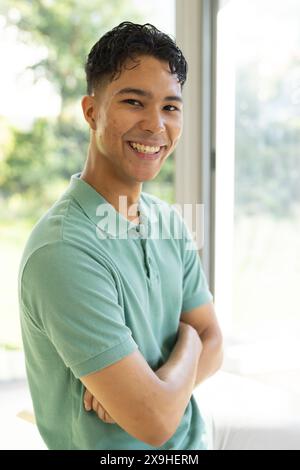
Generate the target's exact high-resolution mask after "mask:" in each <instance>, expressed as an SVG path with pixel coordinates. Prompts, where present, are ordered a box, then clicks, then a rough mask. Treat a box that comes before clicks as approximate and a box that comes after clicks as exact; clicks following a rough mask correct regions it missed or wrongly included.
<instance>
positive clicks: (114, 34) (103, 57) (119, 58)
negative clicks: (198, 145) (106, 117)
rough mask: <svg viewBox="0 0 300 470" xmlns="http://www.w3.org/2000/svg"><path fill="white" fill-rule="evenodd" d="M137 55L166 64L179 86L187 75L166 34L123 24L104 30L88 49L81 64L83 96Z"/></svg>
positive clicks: (176, 51)
mask: <svg viewBox="0 0 300 470" xmlns="http://www.w3.org/2000/svg"><path fill="white" fill-rule="evenodd" d="M139 55H150V56H153V57H155V58H157V59H159V60H164V61H166V62H168V63H169V67H170V71H171V73H172V74H176V75H177V79H178V81H179V83H180V84H181V87H183V85H184V83H185V81H186V75H187V62H186V60H185V58H184V56H183V54H182V52H181V50H180V49H179V48H178V46H177V45H176V43H175V41H174V40H173V39H172V38H171V37H170V36H168V35H167V34H165V33H163V32H161V31H159V30H158V29H157V28H156V27H155V26H153V25H152V24H150V23H145V24H143V25H141V24H136V23H132V22H130V21H123V22H122V23H120V24H119V25H118V26H116V27H115V28H113V29H112V30H110V31H108V32H107V33H105V34H104V36H102V37H101V38H100V39H99V41H97V42H96V44H94V46H93V47H92V49H91V51H90V53H89V55H88V57H87V61H86V64H85V73H86V81H87V93H88V94H89V95H91V94H92V93H93V92H94V91H95V89H96V88H97V86H98V85H100V84H101V83H102V82H104V81H106V80H107V79H108V80H109V81H112V80H113V79H114V78H115V76H116V75H117V74H118V73H121V68H122V65H123V64H124V62H125V61H126V60H127V59H128V58H130V59H132V60H134V59H135V58H136V57H137V56H139Z"/></svg>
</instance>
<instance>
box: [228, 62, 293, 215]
mask: <svg viewBox="0 0 300 470" xmlns="http://www.w3.org/2000/svg"><path fill="white" fill-rule="evenodd" d="M294 69H295V62H294V60H293V58H291V61H290V63H289V64H287V66H286V70H283V71H282V73H280V74H279V75H277V76H275V77H273V78H272V79H271V78H268V82H267V86H268V94H267V98H264V99H263V98H262V97H261V96H260V87H261V85H262V79H261V77H260V75H259V63H257V62H254V63H252V64H247V66H245V67H243V68H239V69H238V71H237V77H236V84H237V90H236V142H235V152H236V153H235V208H236V216H237V217H238V216H239V215H240V214H244V215H245V214H248V215H253V214H258V213H268V214H271V215H273V216H277V217H289V216H290V214H291V213H292V211H293V210H294V209H296V210H298V208H299V202H300V152H299V146H300V117H299V113H297V109H296V108H295V105H294V104H293V103H292V101H291V97H290V94H289V92H287V90H289V87H288V86H287V83H288V80H289V75H290V74H291V71H292V70H294Z"/></svg>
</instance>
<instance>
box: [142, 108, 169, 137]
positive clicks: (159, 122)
mask: <svg viewBox="0 0 300 470" xmlns="http://www.w3.org/2000/svg"><path fill="white" fill-rule="evenodd" d="M140 127H141V129H142V130H143V131H148V132H151V133H152V134H160V133H162V132H164V131H165V123H164V119H163V116H162V115H161V112H160V111H157V110H151V111H150V110H147V112H146V114H145V116H144V119H143V120H142V121H141V123H140Z"/></svg>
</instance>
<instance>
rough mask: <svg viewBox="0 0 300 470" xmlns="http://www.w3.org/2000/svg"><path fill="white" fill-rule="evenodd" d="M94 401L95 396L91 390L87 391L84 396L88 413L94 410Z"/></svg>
mask: <svg viewBox="0 0 300 470" xmlns="http://www.w3.org/2000/svg"><path fill="white" fill-rule="evenodd" d="M92 400H93V395H92V394H91V392H89V390H87V389H86V390H85V393H84V396H83V402H84V407H85V409H86V411H90V410H91V409H92Z"/></svg>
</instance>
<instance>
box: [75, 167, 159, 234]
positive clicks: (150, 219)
mask: <svg viewBox="0 0 300 470" xmlns="http://www.w3.org/2000/svg"><path fill="white" fill-rule="evenodd" d="M80 175H81V173H75V174H74V175H72V176H71V181H70V185H69V187H68V189H67V191H66V193H68V194H70V195H71V196H72V197H73V198H74V199H76V201H77V202H78V204H79V205H80V206H81V208H82V209H83V211H84V212H85V214H86V215H87V216H88V217H89V219H90V220H91V221H92V222H93V223H94V224H95V225H96V226H97V228H98V229H100V230H101V231H103V232H106V233H107V234H108V235H110V236H111V237H114V238H115V237H118V236H122V235H126V233H128V232H129V231H132V230H134V231H136V229H137V227H138V226H137V225H136V224H134V223H133V222H131V221H129V220H128V219H126V217H124V216H123V215H122V214H120V213H119V212H118V211H117V210H116V209H115V208H114V207H113V206H112V204H110V203H109V202H108V201H107V200H106V199H105V198H104V197H103V196H102V195H101V194H100V193H98V191H96V190H95V189H94V188H93V187H92V186H91V185H90V184H88V183H87V182H86V181H84V180H83V179H80ZM103 204H105V205H106V206H105V208H102V207H101V206H102V205H103ZM138 209H139V211H140V227H141V226H144V227H147V230H149V228H150V227H151V225H153V224H156V223H158V215H157V212H156V211H152V210H150V207H149V206H148V205H147V204H146V201H145V198H144V195H143V193H142V192H141V194H140V198H139V200H138ZM105 211H106V212H105ZM108 213H109V214H110V215H111V216H112V220H113V221H115V222H116V223H103V222H105V221H104V219H103V216H104V215H105V214H106V220H107V219H108ZM101 219H102V222H101ZM109 220H110V219H109ZM149 226H150V227H149ZM150 230H151V228H150Z"/></svg>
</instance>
